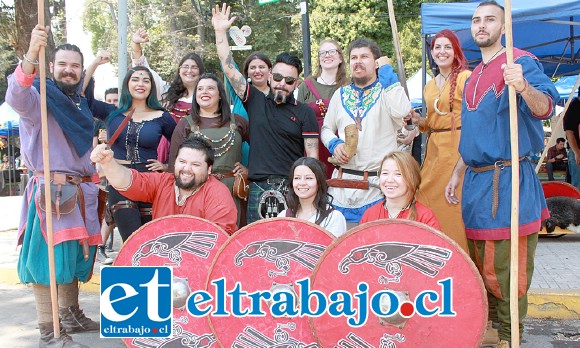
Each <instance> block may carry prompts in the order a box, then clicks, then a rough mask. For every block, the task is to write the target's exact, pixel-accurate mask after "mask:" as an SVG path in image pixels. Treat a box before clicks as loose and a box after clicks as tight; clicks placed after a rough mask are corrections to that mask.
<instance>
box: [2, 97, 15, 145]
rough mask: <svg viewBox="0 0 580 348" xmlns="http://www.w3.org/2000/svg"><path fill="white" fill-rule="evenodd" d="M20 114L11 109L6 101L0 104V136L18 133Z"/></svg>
mask: <svg viewBox="0 0 580 348" xmlns="http://www.w3.org/2000/svg"><path fill="white" fill-rule="evenodd" d="M19 121H20V116H19V115H18V114H17V113H16V111H14V110H12V108H11V107H10V105H8V103H4V104H2V105H0V136H2V137H7V136H14V135H18V127H19V126H20V122H19Z"/></svg>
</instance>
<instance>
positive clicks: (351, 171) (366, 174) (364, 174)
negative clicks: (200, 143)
mask: <svg viewBox="0 0 580 348" xmlns="http://www.w3.org/2000/svg"><path fill="white" fill-rule="evenodd" d="M343 172H344V173H346V174H351V175H358V176H362V177H364V178H363V180H367V179H368V177H369V176H377V175H378V174H377V172H370V173H369V172H368V171H366V170H365V171H362V170H354V169H346V168H342V167H338V175H339V178H342V173H343Z"/></svg>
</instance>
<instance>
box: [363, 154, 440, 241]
mask: <svg viewBox="0 0 580 348" xmlns="http://www.w3.org/2000/svg"><path fill="white" fill-rule="evenodd" d="M420 184H421V173H420V170H419V164H418V163H417V161H415V159H414V158H413V156H411V154H409V153H408V152H404V151H393V152H390V153H388V154H387V155H386V156H385V157H384V158H383V162H382V164H381V171H380V172H379V186H380V189H381V191H382V192H383V195H384V196H385V199H384V200H382V201H380V202H379V203H377V204H375V205H373V206H372V207H370V208H368V209H367V210H366V211H365V213H364V214H363V216H362V218H361V220H360V223H361V224H362V223H365V222H369V221H374V220H380V219H407V220H413V221H419V222H422V223H424V224H427V225H429V226H431V227H433V228H435V229H438V230H439V229H441V227H440V226H439V222H438V221H437V218H436V217H435V215H434V214H433V212H432V211H431V209H429V208H427V207H426V206H424V205H423V204H421V203H419V202H417V201H416V199H415V195H416V193H417V190H418V189H419V185H420Z"/></svg>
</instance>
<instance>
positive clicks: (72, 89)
mask: <svg viewBox="0 0 580 348" xmlns="http://www.w3.org/2000/svg"><path fill="white" fill-rule="evenodd" d="M65 77H72V78H74V79H75V80H76V79H77V78H78V77H77V75H76V74H75V73H67V72H63V73H61V74H59V75H58V76H55V78H54V83H55V84H56V86H57V87H58V89H60V90H61V91H62V92H63V93H64V94H66V95H71V94H76V93H78V92H79V90H78V89H79V85H80V83H81V82H80V81H79V82H77V83H73V84H70V83H66V82H63V81H62V79H63V78H65Z"/></svg>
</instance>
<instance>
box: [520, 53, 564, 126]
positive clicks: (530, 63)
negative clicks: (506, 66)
mask: <svg viewBox="0 0 580 348" xmlns="http://www.w3.org/2000/svg"><path fill="white" fill-rule="evenodd" d="M516 63H517V64H521V65H522V69H523V73H524V77H525V78H526V80H528V83H529V84H530V86H533V87H534V88H536V89H537V90H539V91H540V92H542V93H544V94H545V95H546V96H547V97H548V98H549V99H550V108H549V110H548V112H547V113H546V114H545V115H534V114H533V113H532V111H531V110H530V108H529V107H528V105H527V104H526V102H525V101H524V98H522V96H520V95H518V105H519V108H520V110H522V111H523V112H525V114H526V115H531V116H533V117H535V118H541V119H546V118H549V117H551V116H552V114H553V112H554V108H555V105H556V103H557V102H558V100H559V98H560V97H559V94H558V91H557V90H556V87H555V86H554V84H553V83H552V81H551V80H550V78H549V77H548V76H546V75H545V74H544V68H543V67H542V64H541V63H540V62H538V61H536V60H533V59H532V58H531V57H529V56H522V57H520V58H519V59H517V60H516Z"/></svg>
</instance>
